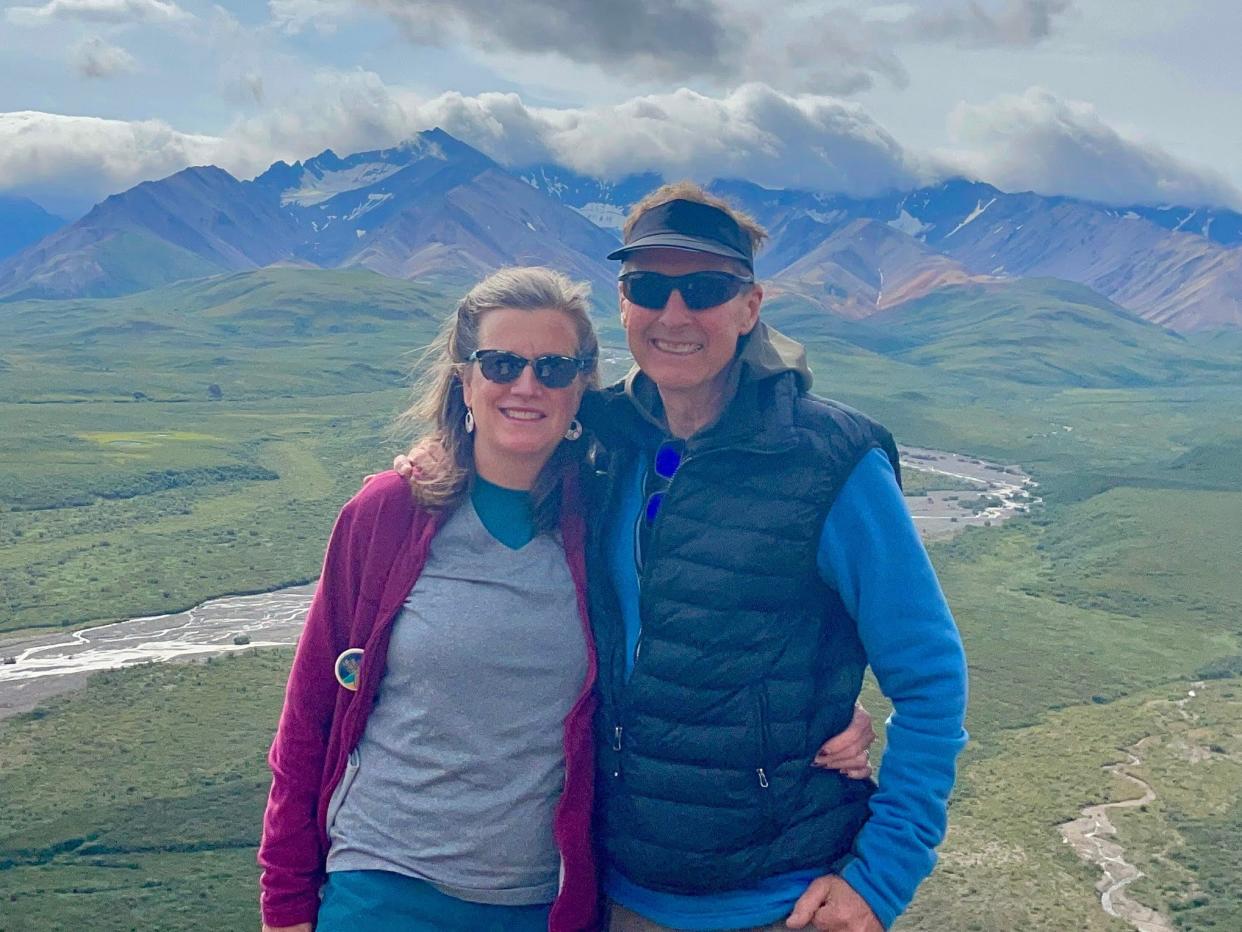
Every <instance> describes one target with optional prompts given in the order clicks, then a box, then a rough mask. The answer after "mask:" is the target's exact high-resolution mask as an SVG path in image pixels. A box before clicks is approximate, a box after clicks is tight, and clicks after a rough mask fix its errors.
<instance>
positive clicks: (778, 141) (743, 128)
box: [418, 84, 918, 194]
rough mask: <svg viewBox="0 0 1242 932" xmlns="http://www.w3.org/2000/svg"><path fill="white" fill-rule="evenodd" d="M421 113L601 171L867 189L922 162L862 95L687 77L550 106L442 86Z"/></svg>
mask: <svg viewBox="0 0 1242 932" xmlns="http://www.w3.org/2000/svg"><path fill="white" fill-rule="evenodd" d="M418 113H419V114H420V115H421V120H420V122H423V123H427V124H435V125H439V126H442V127H443V128H444V129H445V130H446V131H447V132H449V133H451V134H453V135H457V136H460V138H462V139H464V140H465V141H466V142H469V143H470V144H471V145H474V146H476V147H478V148H480V149H482V150H483V151H484V152H486V153H488V154H489V155H491V156H492V157H493V158H496V159H497V160H498V161H502V162H505V163H508V164H517V165H521V164H524V163H529V162H532V161H539V160H544V159H547V160H551V161H556V162H560V163H562V164H564V165H567V166H569V167H571V168H573V169H575V170H577V171H580V172H583V173H585V174H591V175H599V176H604V177H613V178H615V177H618V176H620V175H623V174H626V173H629V172H637V171H646V170H654V171H658V172H660V173H662V174H664V175H666V176H668V177H681V176H689V177H694V178H699V179H703V180H707V179H710V178H714V177H739V178H747V179H750V180H751V181H754V182H757V183H758V184H763V185H770V186H778V187H809V188H816V189H820V190H824V191H843V190H849V191H855V192H858V193H860V194H861V193H874V192H877V191H881V190H885V189H888V188H892V187H901V186H905V185H908V184H912V183H914V182H915V180H916V177H917V175H918V167H917V166H916V164H915V161H914V160H913V159H912V158H911V157H910V155H909V154H908V153H907V152H905V151H904V150H903V148H902V146H901V144H900V143H898V142H897V140H896V139H894V138H893V137H892V136H891V135H890V134H889V133H888V132H887V131H886V130H884V128H883V127H881V126H880V125H879V124H877V123H876V122H875V121H874V120H872V119H871V118H870V117H869V116H868V115H867V114H866V112H865V111H864V110H863V109H862V108H861V107H859V106H857V105H855V104H851V103H847V102H845V101H841V100H837V99H835V98H831V97H821V96H812V95H799V96H791V95H788V94H782V93H781V92H779V91H776V90H773V89H772V88H770V87H767V86H766V85H762V84H747V85H743V86H742V87H740V88H738V89H737V90H735V91H733V92H732V93H730V94H727V95H725V96H724V97H721V98H714V97H707V96H704V95H702V94H698V93H695V92H694V91H690V90H687V89H685V88H683V89H681V90H678V91H675V92H673V93H671V94H651V95H647V96H644V97H636V98H633V99H631V100H628V101H625V102H623V103H620V104H616V105H606V106H598V107H593V108H578V109H566V110H554V109H550V108H532V107H526V106H524V105H523V104H522V102H521V101H520V100H519V99H518V97H517V96H516V95H513V94H483V95H480V96H478V97H462V96H461V95H457V94H445V95H442V96H441V97H438V98H436V99H434V100H431V101H427V102H426V103H425V104H423V105H422V106H421V107H419V109H418Z"/></svg>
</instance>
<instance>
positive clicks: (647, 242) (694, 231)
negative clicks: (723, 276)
mask: <svg viewBox="0 0 1242 932" xmlns="http://www.w3.org/2000/svg"><path fill="white" fill-rule="evenodd" d="M656 247H664V248H666V249H685V250H689V251H690V252H706V253H709V254H711V255H713V256H724V257H725V258H728V259H737V260H738V261H739V262H744V263H746V267H747V268H748V269H751V270H753V269H754V267H755V259H754V251H753V248H752V246H751V242H750V236H749V235H748V234H747V233H746V231H745V230H743V229H742V228H741V227H740V226H738V225H737V222H736V221H734V219H733V218H732V217H730V216H729V215H728V214H726V213H725V212H724V211H723V210H721V209H720V208H718V207H712V206H711V205H710V204H700V203H699V202H698V201H684V200H677V201H667V202H666V203H664V204H657V205H656V206H655V207H652V208H651V209H650V210H648V211H646V212H645V213H644V214H643V215H642V216H641V217H639V218H638V222H637V223H635V224H634V229H632V230H630V237H629V240H628V241H627V242H626V244H625V245H624V246H622V247H621V248H620V249H617V250H614V251H613V252H610V253H609V254H608V258H609V259H625V258H626V257H627V256H629V255H630V253H632V252H635V251H637V250H639V249H653V248H656Z"/></svg>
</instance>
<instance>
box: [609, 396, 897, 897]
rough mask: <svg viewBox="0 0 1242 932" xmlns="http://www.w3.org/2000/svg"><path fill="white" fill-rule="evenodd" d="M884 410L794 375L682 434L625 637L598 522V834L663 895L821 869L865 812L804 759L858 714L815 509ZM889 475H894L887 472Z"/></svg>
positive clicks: (861, 661)
mask: <svg viewBox="0 0 1242 932" xmlns="http://www.w3.org/2000/svg"><path fill="white" fill-rule="evenodd" d="M596 411H597V414H596V416H595V417H592V420H596V421H608V422H609V423H608V425H607V426H608V427H611V428H613V429H612V430H608V429H604V430H601V431H600V432H599V433H600V435H601V438H602V439H603V442H604V443H605V444H607V443H608V439H607V438H608V435H609V434H611V435H612V437H613V440H614V441H618V442H616V443H614V444H613V447H612V449H611V451H610V454H609V456H608V457H607V461H608V464H609V465H608V468H607V471H606V475H605V478H604V479H603V480H602V488H601V489H597V493H598V494H600V495H601V496H603V498H604V499H605V500H607V498H608V497H609V496H611V495H612V494H614V493H615V488H614V487H615V485H616V482H609V481H608V478H609V477H610V478H611V479H614V480H615V479H616V478H617V477H618V476H625V475H632V468H633V459H632V457H633V448H632V447H628V446H627V445H626V444H625V442H624V439H625V438H626V437H632V436H635V435H636V433H637V432H638V431H639V430H641V428H640V427H638V426H636V422H635V421H633V420H631V421H630V422H629V425H628V426H626V425H625V423H624V421H625V419H626V418H631V419H633V418H636V413H635V412H634V410H633V406H632V404H631V402H630V401H629V400H628V399H627V398H625V397H624V396H623V395H622V394H620V393H619V392H616V391H614V392H613V393H612V394H611V395H606V396H605V397H604V400H603V403H602V404H601V405H600V406H599V408H597V409H596ZM877 447H879V448H881V449H883V450H885V452H886V453H887V454H888V456H889V459H890V460H891V461H892V463H893V467H894V469H897V468H898V466H897V450H896V447H895V446H894V445H893V440H892V437H891V435H890V434H889V433H888V431H886V430H885V429H884V428H883V427H881V426H880V425H878V424H876V423H875V422H873V421H871V420H870V419H868V418H866V417H865V416H864V415H862V414H860V413H858V412H856V411H853V410H852V409H850V408H847V407H845V406H843V405H839V404H837V403H835V402H830V401H825V400H822V399H818V398H814V397H812V396H807V395H799V394H798V392H797V383H796V381H795V377H794V375H793V374H792V373H788V374H785V375H780V376H776V377H774V378H770V379H768V380H766V381H763V382H759V383H743V384H742V386H741V388H740V390H739V392H738V395H737V397H735V398H734V400H733V402H732V403H731V404H730V407H729V409H728V411H726V413H725V415H724V416H723V417H722V418H721V420H720V422H719V423H718V424H717V425H716V426H715V427H713V428H711V429H709V430H707V431H704V432H701V433H700V434H698V435H696V436H695V437H694V438H692V439H691V441H690V442H689V444H688V446H687V449H686V453H685V456H684V458H683V460H682V465H681V467H680V469H679V470H678V471H677V474H676V476H675V478H674V479H673V481H672V483H671V485H670V487H669V490H668V493H667V495H666V497H665V500H664V502H663V504H662V506H661V508H660V512H659V515H658V517H657V519H656V524H655V526H654V529H653V531H652V536H651V541H650V545H649V547H648V549H647V553H646V556H645V566H644V571H643V577H642V584H641V591H642V597H641V603H640V613H641V617H642V637H641V640H640V642H639V647H638V650H637V651H636V654H637V659H636V660H635V665H634V670H633V673H632V675H631V677H630V679H629V681H628V682H626V681H625V658H624V656H623V654H624V651H625V638H624V631H623V622H622V619H621V615H620V612H619V609H618V606H617V600H616V597H615V593H613V591H612V588H611V584H610V582H609V580H608V579H607V578H606V573H605V571H604V569H603V568H604V567H605V566H606V561H605V560H604V559H603V541H602V539H601V537H600V527H601V526H603V525H604V522H602V521H599V522H595V525H596V529H595V535H596V540H595V542H594V544H593V546H594V548H596V549H595V551H594V552H593V554H592V559H591V560H590V561H589V563H590V564H591V566H592V568H593V569H595V570H596V571H597V572H596V573H595V574H593V578H592V582H591V590H592V617H593V620H594V624H595V626H596V636H597V640H598V644H599V657H600V677H599V683H600V693H601V704H600V711H599V715H598V717H597V719H596V729H597V744H598V749H599V753H598V767H599V770H598V779H597V786H598V792H597V801H598V806H597V816H598V819H599V825H598V831H599V837H600V839H601V840H602V843H603V845H604V848H605V850H606V853H607V856H608V859H609V860H610V862H611V864H612V865H613V866H614V867H616V868H617V869H618V870H620V871H621V872H622V873H623V874H625V875H626V876H627V877H628V878H630V879H631V880H633V881H635V882H636V883H639V884H641V885H642V886H645V887H648V888H651V889H656V890H664V891H670V892H676V893H706V892H711V891H721V890H736V889H744V888H746V887H749V886H753V885H754V884H755V883H756V882H757V881H759V880H761V879H763V878H765V877H769V876H773V875H776V874H780V873H784V872H788V871H793V870H801V869H808V868H817V869H822V870H824V871H828V870H829V869H832V868H834V867H835V866H836V865H837V863H838V862H839V861H840V860H841V859H842V858H843V856H844V855H846V854H847V853H848V852H849V850H850V846H851V844H852V843H853V840H854V836H855V835H856V834H857V833H858V831H859V829H860V828H861V827H862V824H863V822H864V821H865V820H866V818H867V800H868V798H869V796H870V795H871V792H872V790H873V788H874V787H873V785H872V783H871V782H870V781H859V780H849V779H847V778H845V777H844V776H842V775H840V774H839V773H835V772H828V771H824V770H821V769H819V768H815V767H811V766H810V764H811V760H812V758H813V757H814V754H815V751H816V750H817V749H818V748H819V746H820V745H821V744H822V743H823V742H824V741H825V740H827V739H828V738H829V737H831V736H832V735H834V734H836V733H837V732H839V731H841V730H842V729H844V728H845V727H846V726H847V725H848V724H849V721H850V718H851V716H852V714H853V706H854V701H855V699H856V697H857V695H858V691H859V687H860V685H861V681H862V675H863V670H864V668H865V666H866V658H865V656H864V653H863V648H862V645H861V643H860V642H859V640H858V636H857V633H856V630H855V625H854V622H853V620H852V619H851V618H850V616H849V615H848V613H847V612H846V611H845V608H844V606H843V605H842V603H841V600H840V598H839V597H838V596H837V594H836V593H835V591H834V590H832V589H831V588H829V587H828V586H827V585H825V584H824V583H823V581H822V580H821V579H820V577H819V573H818V570H817V568H816V554H817V552H818V548H819V537H820V533H821V530H822V528H823V524H824V520H825V518H826V516H827V514H828V510H829V509H830V508H831V507H832V503H833V501H834V499H835V498H836V495H837V493H838V492H839V490H840V488H841V486H842V484H843V483H844V482H845V480H846V478H847V477H848V476H849V474H850V472H851V470H852V469H853V467H854V465H855V464H856V463H857V462H858V461H859V460H860V459H861V458H862V457H863V456H864V455H866V453H867V452H868V451H870V450H872V449H875V448H877ZM898 475H900V473H898Z"/></svg>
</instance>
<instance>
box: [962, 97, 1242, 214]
mask: <svg viewBox="0 0 1242 932" xmlns="http://www.w3.org/2000/svg"><path fill="white" fill-rule="evenodd" d="M949 128H950V133H951V135H952V137H953V139H954V142H955V143H956V144H957V145H958V146H959V150H958V151H956V152H953V153H947V154H946V156H947V158H949V160H950V161H952V162H955V163H956V164H957V165H959V166H961V167H962V168H963V169H964V170H965V171H966V172H968V173H969V174H971V175H973V176H975V177H977V178H981V179H983V180H985V181H988V182H991V183H992V184H994V185H996V186H997V187H1000V188H1003V189H1006V190H1016V191H1026V190H1031V191H1037V192H1039V193H1041V194H1066V195H1071V196H1074V197H1081V198H1086V199H1089V200H1095V201H1103V202H1105V203H1111V204H1136V203H1142V204H1162V203H1176V204H1187V205H1199V204H1214V205H1223V204H1227V205H1229V206H1233V207H1242V192H1239V190H1238V189H1237V188H1236V187H1234V186H1233V185H1232V184H1230V183H1229V181H1228V180H1226V179H1225V177H1224V176H1223V175H1221V174H1219V173H1217V172H1215V171H1212V170H1211V169H1208V168H1204V167H1200V166H1196V165H1192V164H1189V163H1187V162H1185V161H1182V160H1180V159H1178V158H1176V157H1174V156H1173V155H1171V154H1170V153H1168V152H1167V151H1165V150H1164V149H1162V148H1161V147H1160V146H1158V145H1156V144H1154V143H1151V142H1146V141H1143V140H1140V139H1136V138H1132V137H1130V136H1126V135H1123V134H1122V133H1120V132H1118V131H1117V130H1116V129H1114V128H1113V127H1112V126H1110V125H1108V124H1107V123H1106V122H1105V121H1104V120H1103V118H1102V117H1101V116H1100V115H1099V113H1098V112H1097V111H1096V109H1095V108H1094V107H1093V106H1092V105H1091V104H1089V103H1085V102H1083V101H1076V100H1064V99H1061V98H1059V97H1057V96H1056V95H1055V94H1053V93H1051V92H1050V91H1047V90H1045V89H1043V88H1040V87H1032V88H1029V89H1028V90H1027V91H1026V92H1025V93H1023V94H1021V95H1005V96H1001V97H998V98H996V99H995V100H993V101H991V102H990V103H987V104H982V105H970V104H964V103H963V104H959V105H958V106H957V107H956V108H955V109H954V110H953V112H952V114H951V115H950V118H949Z"/></svg>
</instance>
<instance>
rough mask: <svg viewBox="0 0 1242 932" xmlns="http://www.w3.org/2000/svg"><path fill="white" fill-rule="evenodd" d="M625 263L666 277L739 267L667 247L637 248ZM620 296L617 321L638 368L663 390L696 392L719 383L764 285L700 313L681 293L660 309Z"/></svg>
mask: <svg viewBox="0 0 1242 932" xmlns="http://www.w3.org/2000/svg"><path fill="white" fill-rule="evenodd" d="M625 267H626V271H630V270H635V271H644V272H661V273H663V274H665V275H687V274H689V273H690V272H704V271H716V272H732V273H734V274H737V273H738V272H739V271H740V269H739V268H738V263H736V262H731V261H730V260H728V259H726V258H724V257H723V256H713V255H711V254H709V253H703V252H688V251H686V250H684V249H665V248H654V249H641V250H639V251H637V252H635V253H634V254H632V255H631V256H630V258H629V259H628V260H626V266H625ZM618 293H619V294H620V292H619V291H618ZM620 299H621V323H622V325H623V326H624V327H625V333H626V337H627V338H628V342H629V345H630V352H631V353H633V354H634V361H635V362H637V363H638V365H639V368H641V369H642V370H643V372H645V373H646V374H647V375H648V377H650V378H651V380H652V381H654V382H655V383H656V385H657V386H658V387H659V388H660V390H661V391H662V392H668V391H672V392H694V391H699V390H710V389H713V388H715V387H718V386H719V385H720V383H721V381H722V380H723V379H724V377H725V375H724V374H725V371H726V370H727V369H728V367H729V363H730V362H732V361H733V356H734V353H735V352H736V350H737V341H738V338H739V337H740V336H741V335H742V334H745V333H750V331H751V330H753V329H754V327H755V324H756V323H757V322H758V320H759V305H760V304H761V303H762V301H763V289H762V288H760V287H759V286H758V285H755V286H753V287H750V288H745V289H743V290H742V291H741V292H740V293H739V294H738V295H737V296H736V297H734V298H732V299H730V300H728V301H726V302H724V303H723V304H718V305H716V306H715V307H710V308H707V309H706V310H703V311H692V310H689V309H688V308H687V307H686V304H685V302H684V301H683V300H682V297H681V292H679V291H674V292H673V293H672V295H671V296H670V297H669V299H668V303H667V304H666V305H665V306H664V307H663V308H662V309H658V310H653V309H651V308H646V307H642V306H641V305H638V304H634V303H633V302H632V301H629V300H627V299H626V297H625V295H623V294H621V295H620Z"/></svg>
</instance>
